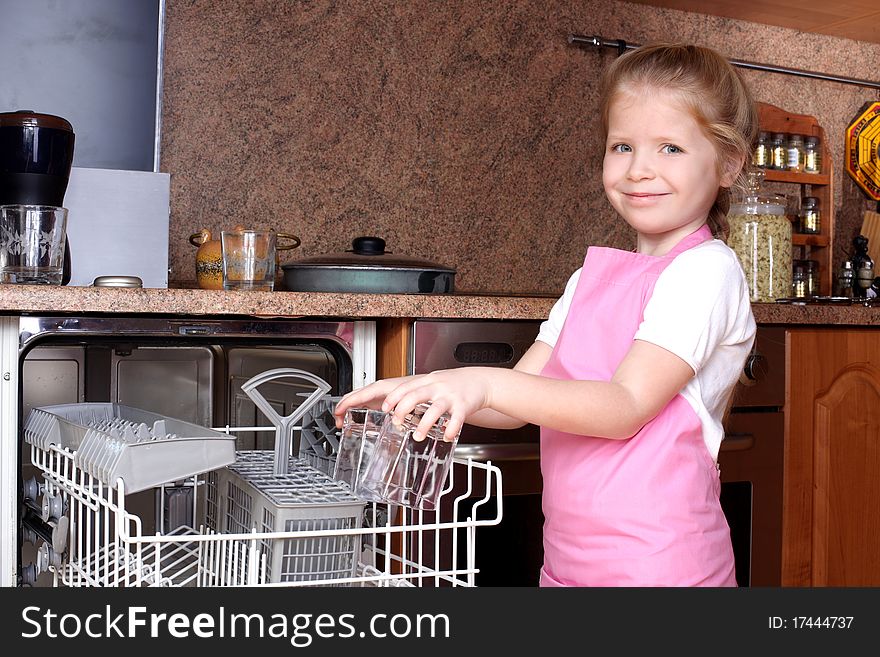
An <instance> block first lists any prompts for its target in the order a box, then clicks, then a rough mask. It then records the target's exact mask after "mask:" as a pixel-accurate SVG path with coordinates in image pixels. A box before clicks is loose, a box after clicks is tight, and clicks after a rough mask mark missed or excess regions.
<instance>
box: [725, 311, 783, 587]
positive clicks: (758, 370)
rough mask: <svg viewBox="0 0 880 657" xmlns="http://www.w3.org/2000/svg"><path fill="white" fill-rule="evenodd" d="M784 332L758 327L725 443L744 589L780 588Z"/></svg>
mask: <svg viewBox="0 0 880 657" xmlns="http://www.w3.org/2000/svg"><path fill="white" fill-rule="evenodd" d="M784 404H785V329H784V328H782V327H770V326H767V327H764V326H762V327H759V328H758V333H757V338H756V341H755V346H754V349H753V350H752V353H751V354H750V355H749V358H748V359H747V361H746V365H745V368H744V370H743V373H742V375H741V377H740V383H739V384H738V385H737V388H736V391H735V393H734V397H733V402H732V406H731V410H730V413H729V414H728V417H727V421H726V422H725V437H724V440H723V441H722V443H721V450H720V452H719V455H718V463H719V466H720V468H721V506H722V508H723V510H724V513H725V516H726V517H727V522H728V525H729V526H730V536H731V541H732V542H733V552H734V558H735V560H736V580H737V584H738V585H739V586H755V587H760V586H780V585H781V581H782V483H783V458H784V432H785V427H784V421H783V420H784V412H783V411H784Z"/></svg>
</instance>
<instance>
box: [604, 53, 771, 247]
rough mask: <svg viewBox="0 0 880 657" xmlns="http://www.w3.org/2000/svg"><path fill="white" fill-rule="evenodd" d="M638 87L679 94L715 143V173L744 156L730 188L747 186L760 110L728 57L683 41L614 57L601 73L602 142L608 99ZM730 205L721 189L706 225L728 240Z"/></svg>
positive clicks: (611, 100)
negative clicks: (716, 170) (717, 168)
mask: <svg viewBox="0 0 880 657" xmlns="http://www.w3.org/2000/svg"><path fill="white" fill-rule="evenodd" d="M639 88H642V89H644V88H647V89H649V90H650V89H657V90H662V91H670V92H672V93H675V94H677V95H678V97H679V98H680V99H681V101H682V102H683V104H684V106H685V108H686V109H687V110H688V111H689V112H690V113H691V115H692V116H693V117H694V119H695V120H696V121H697V123H698V124H699V125H700V126H701V127H702V128H703V131H704V132H705V134H706V137H707V138H708V139H709V140H710V141H711V142H712V144H713V145H714V146H715V152H716V154H717V159H716V163H717V166H718V167H719V171H720V170H721V167H723V166H724V164H725V162H730V161H733V162H735V161H737V160H739V159H742V162H743V166H742V168H741V169H740V170H739V172H738V174H737V176H736V179H735V181H734V183H733V185H732V187H734V188H738V189H745V182H746V170H747V168H748V165H749V164H750V163H751V150H752V144H753V143H754V141H755V137H756V135H757V132H758V112H757V108H756V107H755V102H754V99H753V98H752V94H751V92H750V91H749V88H748V87H747V86H746V84H745V82H744V81H743V79H742V78H741V77H740V75H739V73H738V72H737V71H736V69H734V68H733V66H732V65H731V64H730V62H728V61H727V59H725V58H724V57H723V56H722V55H721V54H719V53H718V52H717V51H715V50H713V49H711V48H705V47H702V46H695V45H690V44H684V43H657V44H652V45H645V46H641V47H639V48H636V49H635V50H631V51H629V52H627V53H625V54H623V55H621V56H620V57H618V58H617V59H616V60H615V61H614V62H612V63H611V65H610V66H609V67H608V68H607V69H606V70H605V72H604V74H603V76H602V84H601V111H602V142H603V143H604V142H605V139H606V138H607V136H608V115H609V112H610V107H611V103H612V102H613V101H614V99H615V98H616V97H617V96H618V95H619V94H620V93H622V92H625V91H634V90H638V89H639ZM729 207H730V190H728V189H726V188H723V187H722V188H719V190H718V196H717V197H716V199H715V203H714V205H713V206H712V209H711V210H710V211H709V218H708V224H709V227H710V228H711V229H712V233H713V234H714V235H715V236H716V237H718V238H721V239H726V238H727V233H728V230H729V227H728V225H727V211H728V209H729Z"/></svg>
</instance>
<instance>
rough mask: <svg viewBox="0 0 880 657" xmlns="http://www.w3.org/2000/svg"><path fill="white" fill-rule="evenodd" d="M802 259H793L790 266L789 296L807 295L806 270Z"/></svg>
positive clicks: (801, 297) (797, 297)
mask: <svg viewBox="0 0 880 657" xmlns="http://www.w3.org/2000/svg"><path fill="white" fill-rule="evenodd" d="M802 262H803V260H795V261H794V265H793V266H792V268H791V296H793V297H794V298H795V299H803V298H805V297H806V296H807V272H806V271H804V266H803V265H802V264H801V263H802Z"/></svg>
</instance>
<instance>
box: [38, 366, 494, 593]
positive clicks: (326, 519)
mask: <svg viewBox="0 0 880 657" xmlns="http://www.w3.org/2000/svg"><path fill="white" fill-rule="evenodd" d="M282 379H298V380H299V382H298V385H292V386H287V387H286V388H285V387H282V389H284V390H285V391H286V392H287V393H288V396H291V395H292V396H293V397H294V399H292V400H288V401H287V403H286V404H280V405H279V392H278V390H279V385H278V384H279V382H280V380H282ZM303 381H305V382H306V383H312V384H314V389H313V390H310V391H309V390H308V386H307V385H302V383H303ZM240 389H241V390H242V391H243V392H244V393H245V394H246V395H247V396H248V397H249V398H250V399H251V400H252V401H253V402H254V405H255V406H256V407H258V408H259V409H260V410H262V411H263V417H266V418H268V420H269V421H270V423H271V426H239V427H234V426H229V425H225V426H222V427H216V428H214V429H207V428H204V427H201V426H199V425H198V424H195V423H191V422H185V421H180V420H177V419H175V418H170V417H167V416H162V415H161V414H157V413H152V412H147V411H143V410H141V409H136V408H130V407H127V406H124V405H120V404H113V403H90V402H84V403H74V404H62V405H55V406H51V405H50V406H46V407H35V408H33V409H32V410H31V411H30V413H29V415H28V418H27V421H26V423H25V425H24V431H23V435H24V441H25V444H26V449H27V451H29V455H28V456H29V460H30V462H31V464H32V466H33V468H34V470H35V472H36V473H37V476H34V477H31V478H30V479H28V480H27V481H25V482H24V485H23V487H22V488H23V490H22V500H23V508H24V512H23V531H22V535H23V537H24V540H25V541H26V542H30V543H32V544H33V545H34V546H35V547H36V550H37V552H36V555H37V558H36V560H35V562H34V563H31V564H28V565H26V566H25V567H24V568H23V569H22V573H21V580H22V581H21V583H22V584H23V585H32V584H35V583H37V582H38V581H42V582H43V583H44V584H45V583H46V580H47V578H48V579H49V580H50V582H51V585H52V586H126V587H133V586H316V585H317V586H473V585H474V583H475V575H476V573H477V568H476V567H475V550H476V543H475V540H476V533H475V531H474V530H475V528H476V527H478V526H485V525H491V524H497V523H498V522H500V519H501V512H502V507H501V501H500V496H501V475H500V471H499V470H498V469H497V468H496V467H494V466H493V465H491V464H490V463H481V462H478V461H474V460H473V459H455V460H454V463H453V467H452V469H451V470H450V475H449V478H448V480H447V483H446V486H445V487H444V488H443V491H442V494H441V497H445V498H446V500H445V503H444V504H443V505H442V507H443V509H444V511H443V512H440V511H437V512H429V511H420V510H413V509H409V508H406V507H402V506H397V505H387V504H382V503H376V502H369V503H368V502H365V501H362V500H360V499H358V498H357V497H355V496H354V495H353V494H352V491H351V489H350V488H349V487H348V486H347V485H345V484H344V483H342V482H340V481H338V480H336V479H335V478H334V477H333V476H332V474H333V466H334V462H335V453H336V450H337V449H338V447H339V436H338V433H337V431H336V429H335V424H334V421H333V417H332V409H333V406H334V403H335V401H336V400H338V397H333V396H331V395H330V394H329V393H330V389H331V386H330V384H328V383H326V382H325V381H323V380H322V379H321V378H320V377H317V376H315V375H314V374H312V373H309V372H304V371H301V370H296V369H292V368H278V369H275V370H271V371H268V372H263V373H261V374H259V375H257V376H254V377H252V378H251V379H249V380H248V381H246V382H245V383H244V384H242V385H241V386H240ZM264 393H265V394H264ZM267 395H268V398H267ZM278 409H282V410H280V411H279V410H278ZM244 434H247V435H258V434H267V436H268V438H267V440H268V442H269V443H272V444H273V446H274V449H271V450H269V449H236V444H237V442H238V441H239V438H238V437H237V436H238V435H244ZM267 440H260V439H257V440H256V441H255V442H254V443H253V444H249V445H247V446H248V447H251V446H255V445H257V446H258V445H265V444H266V442H267ZM239 446H240V445H239ZM477 490H479V491H481V494H482V495H483V498H484V501H485V502H487V503H488V502H492V504H491V506H493V508H494V509H497V512H496V513H495V516H494V517H492V518H489V519H486V518H485V517H484V518H483V519H480V520H476V519H475V517H476V515H477V514H476V513H473V509H474V508H475V507H474V506H468V507H467V508H468V510H469V515H468V517H463V515H464V512H463V508H464V507H462V513H459V511H460V508H459V501H460V500H464V499H466V498H471V500H472V498H473V494H474V491H477ZM145 491H146V492H150V493H151V494H152V495H153V496H154V497H155V509H156V517H155V518H154V519H153V520H152V522H145V521H144V518H143V517H142V515H143V510H139V509H138V508H137V505H136V504H134V505H133V504H132V502H131V501H132V499H133V496H134V495H135V494H137V493H142V492H145ZM476 506H477V507H478V506H479V504H477V505H476ZM450 509H451V513H450V511H449V510H450ZM441 545H442V546H443V549H442V550H440V549H438V546H441Z"/></svg>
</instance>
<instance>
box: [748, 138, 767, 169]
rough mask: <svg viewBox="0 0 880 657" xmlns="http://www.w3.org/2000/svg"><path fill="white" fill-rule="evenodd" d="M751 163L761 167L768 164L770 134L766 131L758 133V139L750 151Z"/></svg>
mask: <svg viewBox="0 0 880 657" xmlns="http://www.w3.org/2000/svg"><path fill="white" fill-rule="evenodd" d="M752 164H754V165H755V166H756V167H761V168H762V169H763V168H766V167H767V166H768V165H769V164H770V135H769V134H768V133H766V132H763V131H762V132H759V133H758V141H757V142H756V143H755V150H754V151H753V152H752Z"/></svg>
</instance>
